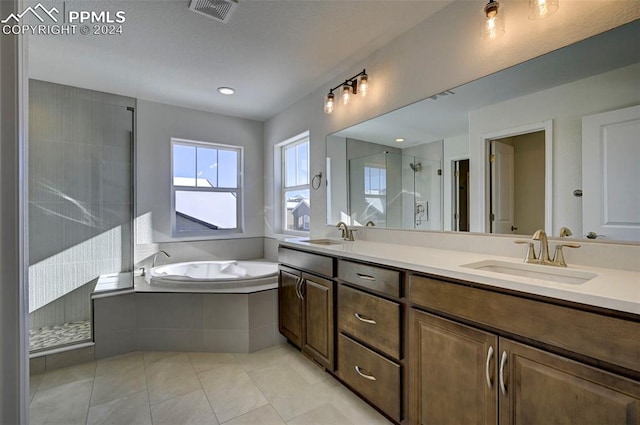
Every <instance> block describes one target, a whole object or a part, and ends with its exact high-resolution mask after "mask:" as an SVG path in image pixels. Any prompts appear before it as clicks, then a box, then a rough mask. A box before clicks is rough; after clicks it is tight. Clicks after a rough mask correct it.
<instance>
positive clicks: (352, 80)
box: [329, 69, 367, 94]
mask: <svg viewBox="0 0 640 425" xmlns="http://www.w3.org/2000/svg"><path fill="white" fill-rule="evenodd" d="M366 71H367V70H366V69H363V70H362V71H361V72H359V73H357V74H356V75H354V76H353V77H351V78H347V79H346V80H344V83H340V84H338V85H337V86H335V87H334V88H332V89H329V92H330V93H333V92H334V91H335V90H338V89H339V88H340V87H344V85H345V84H347V85H349V86H351V89H352V90H353V94H357V92H358V77H359V76H361V75H367V72H366Z"/></svg>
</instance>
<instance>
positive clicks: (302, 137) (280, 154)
mask: <svg viewBox="0 0 640 425" xmlns="http://www.w3.org/2000/svg"><path fill="white" fill-rule="evenodd" d="M302 143H307V145H308V148H307V152H308V154H309V163H308V164H309V165H308V168H309V170H308V172H309V175H308V176H307V182H308V183H307V184H303V185H298V186H286V174H285V172H286V171H285V155H284V150H285V148H288V147H292V146H295V145H298V144H302ZM275 159H276V160H275V165H276V170H277V176H278V177H279V179H278V180H279V182H280V184H279V185H278V186H279V190H278V191H277V194H278V202H277V204H278V205H279V208H278V209H279V216H280V231H281V232H282V234H286V235H295V236H308V235H309V232H310V230H311V225H310V222H311V217H309V230H307V231H302V230H289V229H287V202H286V200H285V192H289V191H292V190H304V189H308V190H309V198H311V141H310V138H309V132H308V131H305V132H304V133H301V134H299V135H297V136H295V137H292V138H290V139H287V140H285V141H284V142H281V143H278V144H277V145H276V146H275ZM309 204H311V199H309ZM309 206H311V205H309ZM309 214H311V211H309Z"/></svg>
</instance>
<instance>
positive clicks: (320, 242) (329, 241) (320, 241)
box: [300, 239, 344, 245]
mask: <svg viewBox="0 0 640 425" xmlns="http://www.w3.org/2000/svg"><path fill="white" fill-rule="evenodd" d="M300 242H306V243H310V244H314V245H341V244H343V243H344V241H341V240H338V239H302V240H301V241H300Z"/></svg>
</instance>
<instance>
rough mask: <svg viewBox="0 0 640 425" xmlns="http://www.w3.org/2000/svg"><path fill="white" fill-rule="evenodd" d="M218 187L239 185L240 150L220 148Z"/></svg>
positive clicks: (235, 186)
mask: <svg viewBox="0 0 640 425" xmlns="http://www.w3.org/2000/svg"><path fill="white" fill-rule="evenodd" d="M218 187H225V188H232V189H235V188H237V187H238V152H237V151H231V150H226V149H219V150H218Z"/></svg>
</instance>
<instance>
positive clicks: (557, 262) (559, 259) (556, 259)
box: [551, 243, 581, 267]
mask: <svg viewBox="0 0 640 425" xmlns="http://www.w3.org/2000/svg"><path fill="white" fill-rule="evenodd" d="M565 246H566V247H567V248H580V247H581V245H580V244H577V243H560V244H558V245H556V251H555V253H554V254H553V260H552V261H551V262H552V264H553V265H554V266H560V267H567V262H566V261H565V260H564V252H563V251H562V248H564V247H565Z"/></svg>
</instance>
